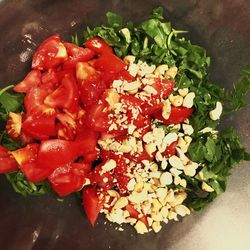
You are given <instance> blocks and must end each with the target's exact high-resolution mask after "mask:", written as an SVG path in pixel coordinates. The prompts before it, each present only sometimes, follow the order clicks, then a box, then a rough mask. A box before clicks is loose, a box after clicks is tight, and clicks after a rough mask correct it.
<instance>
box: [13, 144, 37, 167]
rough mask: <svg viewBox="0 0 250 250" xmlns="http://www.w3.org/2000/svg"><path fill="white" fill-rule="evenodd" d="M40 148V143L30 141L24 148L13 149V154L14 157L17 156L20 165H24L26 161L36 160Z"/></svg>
mask: <svg viewBox="0 0 250 250" xmlns="http://www.w3.org/2000/svg"><path fill="white" fill-rule="evenodd" d="M38 149H39V144H37V143H30V144H28V145H27V146H26V147H24V148H20V149H17V150H15V151H12V152H11V154H12V155H13V157H14V158H15V160H16V161H17V163H18V164H19V165H23V164H24V163H26V162H30V161H32V160H36V158H37V152H38Z"/></svg>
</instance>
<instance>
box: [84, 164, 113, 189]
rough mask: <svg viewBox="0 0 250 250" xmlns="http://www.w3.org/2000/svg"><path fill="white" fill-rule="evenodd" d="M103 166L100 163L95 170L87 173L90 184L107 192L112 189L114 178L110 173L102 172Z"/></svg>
mask: <svg viewBox="0 0 250 250" xmlns="http://www.w3.org/2000/svg"><path fill="white" fill-rule="evenodd" d="M103 165H104V163H101V164H99V165H98V166H96V167H95V169H94V170H93V171H91V172H90V173H89V175H88V177H89V179H90V183H91V184H97V185H98V186H99V187H100V188H103V189H104V190H108V189H111V188H113V187H114V177H113V174H112V173H111V172H110V171H108V172H104V171H103V169H102V166H103Z"/></svg>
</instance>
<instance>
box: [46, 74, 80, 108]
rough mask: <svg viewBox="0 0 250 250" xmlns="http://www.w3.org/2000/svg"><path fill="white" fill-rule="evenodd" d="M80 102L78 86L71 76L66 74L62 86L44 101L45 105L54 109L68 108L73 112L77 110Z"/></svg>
mask: <svg viewBox="0 0 250 250" xmlns="http://www.w3.org/2000/svg"><path fill="white" fill-rule="evenodd" d="M78 102H79V93H78V88H77V84H76V81H75V79H74V77H73V76H72V75H70V74H66V75H65V76H64V78H63V79H62V83H61V85H60V86H59V87H58V88H57V89H56V90H55V91H54V92H52V93H51V94H50V95H48V96H47V97H46V98H45V100H44V103H45V104H46V105H48V106H50V107H52V108H66V109H68V110H70V111H72V112H74V111H76V110H77V108H78V105H79V104H78Z"/></svg>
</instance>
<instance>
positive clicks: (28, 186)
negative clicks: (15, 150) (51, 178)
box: [6, 171, 51, 196]
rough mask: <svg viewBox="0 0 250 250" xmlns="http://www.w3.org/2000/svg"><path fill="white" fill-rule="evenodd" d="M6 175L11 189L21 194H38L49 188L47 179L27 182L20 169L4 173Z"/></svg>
mask: <svg viewBox="0 0 250 250" xmlns="http://www.w3.org/2000/svg"><path fill="white" fill-rule="evenodd" d="M6 177H7V180H8V181H9V182H10V183H11V185H12V187H13V189H14V190H15V191H16V192H17V193H19V194H21V195H23V196H27V195H33V196H40V195H44V194H46V193H48V192H49V191H50V190H51V189H50V185H49V183H48V182H47V181H43V182H38V183H33V182H29V181H28V180H27V179H26V178H25V176H24V175H23V173H22V172H21V171H17V172H13V173H9V174H6Z"/></svg>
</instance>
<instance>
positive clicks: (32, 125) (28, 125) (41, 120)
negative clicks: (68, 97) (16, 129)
mask: <svg viewBox="0 0 250 250" xmlns="http://www.w3.org/2000/svg"><path fill="white" fill-rule="evenodd" d="M55 119H56V114H55V111H54V109H48V110H47V111H45V112H40V111H37V112H35V113H33V114H31V115H29V116H27V117H26V119H25V120H24V122H23V125H22V131H23V132H24V133H25V134H26V135H28V136H30V137H31V138H33V139H37V140H44V139H48V138H49V137H50V136H53V135H55V129H56V127H55Z"/></svg>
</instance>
